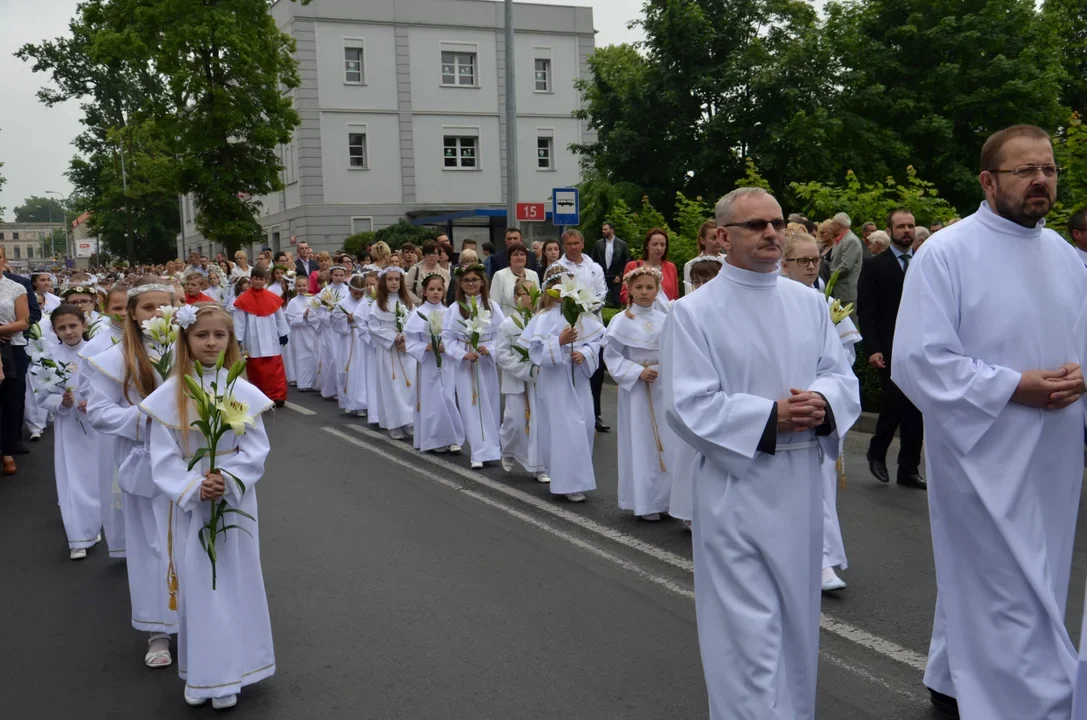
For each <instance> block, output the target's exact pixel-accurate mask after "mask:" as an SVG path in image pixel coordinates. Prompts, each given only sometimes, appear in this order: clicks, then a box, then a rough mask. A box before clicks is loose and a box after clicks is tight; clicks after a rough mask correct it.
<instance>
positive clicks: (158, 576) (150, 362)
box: [86, 276, 178, 668]
mask: <svg viewBox="0 0 1087 720" xmlns="http://www.w3.org/2000/svg"><path fill="white" fill-rule="evenodd" d="M173 301H174V292H173V289H172V288H171V287H170V286H169V285H165V284H163V283H161V282H160V281H159V279H158V278H157V277H154V276H148V277H145V278H141V279H138V280H136V281H135V283H133V287H132V288H131V289H130V290H129V291H128V303H127V305H126V307H125V320H124V337H123V339H122V340H121V342H119V343H117V344H115V345H112V346H110V347H109V348H107V349H106V350H105V351H103V352H101V353H98V354H97V355H94V356H93V357H89V358H88V359H87V362H86V364H87V366H89V368H87V369H86V370H87V384H88V386H89V388H90V395H89V397H87V420H88V421H89V422H90V424H91V426H92V427H93V428H94V429H95V430H97V431H98V432H100V433H103V434H105V435H111V436H113V437H115V438H116V443H117V444H116V452H117V455H116V462H117V466H118V470H117V482H118V485H119V486H120V489H121V492H122V494H123V508H124V524H125V556H126V567H127V571H128V592H129V597H130V599H131V602H132V626H133V627H134V628H136V629H137V630H142V631H144V632H148V633H150V634H151V637H150V639H149V640H148V648H147V652H146V655H145V656H144V663H145V664H146V665H147V666H148V667H150V668H163V667H168V666H169V665H170V664H172V663H173V658H172V657H171V655H170V638H169V636H170V635H171V634H174V633H176V632H177V626H178V618H177V612H176V611H175V610H172V609H170V607H169V593H168V592H167V587H166V581H165V578H166V574H167V571H168V569H169V560H168V558H167V556H166V543H167V538H168V536H169V534H170V531H171V527H172V522H173V514H174V513H173V505H172V503H171V501H170V499H169V498H167V497H166V496H164V495H162V494H161V493H159V492H158V490H157V489H156V488H155V484H154V481H153V480H152V479H151V463H150V459H149V455H148V446H147V438H148V434H147V431H148V425H149V423H148V421H147V419H146V418H145V417H144V416H143V414H142V413H140V410H139V407H138V406H139V403H140V402H141V401H142V400H143V399H144V398H146V397H147V396H148V395H150V394H151V393H152V392H154V390H155V388H157V387H158V386H159V385H160V384H161V383H162V379H163V376H164V375H169V369H170V368H169V367H168V366H171V365H172V359H173V352H174V350H173V340H174V336H175V334H176V330H175V329H174V328H173V327H172V326H171V325H170V322H169V320H168V319H167V318H166V317H165V316H164V315H165V314H166V313H171V314H172V313H173V307H172V305H173Z"/></svg>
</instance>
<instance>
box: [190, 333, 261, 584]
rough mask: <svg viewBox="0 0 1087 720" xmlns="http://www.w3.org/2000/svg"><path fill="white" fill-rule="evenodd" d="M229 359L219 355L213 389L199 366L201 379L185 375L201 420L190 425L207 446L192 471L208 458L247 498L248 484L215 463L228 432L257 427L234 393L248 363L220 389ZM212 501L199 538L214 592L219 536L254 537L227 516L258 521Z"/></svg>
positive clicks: (235, 369)
mask: <svg viewBox="0 0 1087 720" xmlns="http://www.w3.org/2000/svg"><path fill="white" fill-rule="evenodd" d="M225 359H226V353H225V352H223V353H219V359H218V360H217V361H216V363H215V379H212V381H211V382H210V383H209V387H205V386H204V370H203V367H202V366H201V365H200V364H199V363H198V364H197V365H196V368H197V372H198V375H199V379H198V378H197V377H193V376H192V375H186V376H185V394H186V395H188V396H189V397H190V398H191V399H192V401H193V403H194V405H195V406H196V413H197V415H198V416H199V419H198V420H194V421H193V422H191V423H189V426H190V427H193V428H196V430H197V431H199V433H200V434H201V435H202V436H203V438H204V443H205V445H204V447H202V448H200V449H199V450H197V451H196V452H195V453H194V454H193V456H192V459H191V460H189V470H190V471H191V470H192V469H193V468H194V467H196V464H197V463H199V462H200V461H201V460H203V459H204V458H205V457H206V458H207V459H208V473H218V474H221V475H225V476H226V477H228V478H230V480H233V481H234V483H235V485H237V486H238V493H239V495H245V483H243V482H242V481H241V480H239V479H238V477H237V476H236V475H234V474H233V473H231V472H228V471H226V470H223V469H222V468H219V467H217V466H216V464H215V460H216V452H217V448H218V445H219V441H220V440H221V439H222V437H223V435H225V434H226V432H227V430H230V431H232V432H233V433H234V434H235V435H237V436H241V435H244V434H245V428H246V426H247V425H253V424H254V422H255V420H254V418H253V416H252V415H250V414H249V406H248V405H246V404H245V403H243V402H241V401H240V400H238V399H237V398H235V397H234V393H233V390H234V384H235V383H236V382H237V381H238V378H239V377H241V374H242V372H244V371H245V361H244V360H239V361H238V362H236V363H234V365H233V367H231V368H230V372H228V373H227V377H226V387H223V388H220V387H219V385H218V382H217V378H218V377H219V371H220V370H222V369H223V363H224V362H225ZM210 502H211V518H210V519H209V520H208V521H207V522H206V523H204V526H203V527H202V528H201V530H200V536H199V537H200V546H201V547H202V548H203V549H204V552H206V553H207V554H208V559H209V560H211V589H212V590H214V589H215V582H216V571H215V563H216V559H217V555H216V543H217V542H218V538H219V536H220V535H224V534H225V533H226V531H227V530H241V531H242V532H244V533H245V534H247V535H250V536H252V533H250V532H249V531H248V530H246V529H245V528H243V527H241V526H240V525H238V524H237V523H236V521H235V523H234V524H227V522H228V521H227V516H228V515H231V514H234V515H240V516H241V517H245V518H249V519H250V520H252V521H254V522H256V518H254V517H253V516H252V515H250V514H249V513H247V512H245V511H244V510H241V509H239V508H235V507H230V506H229V505H228V503H227V500H226V497H225V496H224V497H222V498H220V499H218V500H212V501H210Z"/></svg>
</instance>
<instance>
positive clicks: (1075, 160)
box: [1046, 113, 1087, 240]
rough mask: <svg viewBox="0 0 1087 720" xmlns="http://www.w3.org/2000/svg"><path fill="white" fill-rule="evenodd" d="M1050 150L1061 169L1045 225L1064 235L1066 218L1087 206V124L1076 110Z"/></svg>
mask: <svg viewBox="0 0 1087 720" xmlns="http://www.w3.org/2000/svg"><path fill="white" fill-rule="evenodd" d="M1053 152H1054V154H1055V155H1056V157H1057V164H1059V165H1060V166H1061V167H1062V172H1061V176H1060V182H1059V183H1058V184H1057V189H1058V194H1057V198H1058V199H1057V203H1056V204H1054V206H1053V209H1052V210H1051V211H1050V213H1049V215H1048V216H1047V217H1046V224H1047V225H1048V226H1049V227H1051V228H1053V229H1054V230H1056V231H1057V232H1059V233H1061V234H1063V235H1067V224H1068V218H1069V217H1071V215H1072V213H1074V212H1076V211H1077V210H1079V209H1080V208H1084V207H1087V125H1084V123H1083V121H1082V120H1081V119H1080V116H1079V114H1078V113H1074V114H1073V115H1072V117H1071V119H1070V120H1069V121H1068V123H1067V124H1066V125H1065V127H1064V128H1063V129H1062V131H1061V132H1060V133H1058V134H1057V135H1055V136H1054V137H1053ZM1068 239H1069V240H1071V238H1068Z"/></svg>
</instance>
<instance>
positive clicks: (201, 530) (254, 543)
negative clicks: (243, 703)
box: [139, 268, 276, 710]
mask: <svg viewBox="0 0 1087 720" xmlns="http://www.w3.org/2000/svg"><path fill="white" fill-rule="evenodd" d="M256 271H257V268H254V273H255V272H256ZM177 321H178V325H179V326H180V332H179V337H178V341H177V361H176V362H175V363H174V370H173V373H172V374H171V376H170V377H169V378H168V379H167V380H166V382H164V383H163V384H162V385H161V386H160V387H159V388H158V389H157V390H156V391H155V392H153V393H151V394H150V395H149V396H148V397H147V398H145V399H144V400H143V401H142V402H141V403H140V406H139V409H140V411H141V412H142V413H143V414H144V415H146V417H147V418H148V421H149V422H150V423H151V430H150V451H151V471H152V475H153V477H154V483H155V486H156V487H157V489H158V490H159V492H161V493H162V495H163V496H164V497H167V498H169V499H170V500H171V501H172V502H173V503H174V504H175V505H174V507H175V508H176V511H175V513H174V523H173V526H172V532H171V534H170V536H169V537H168V538H167V542H166V545H165V546H164V547H165V548H166V551H167V555H168V558H169V561H170V563H169V570H168V572H167V573H166V574H164V575H162V576H161V577H160V578H159V584H160V585H162V586H163V587H169V592H170V597H171V602H172V603H173V604H174V605H175V606H176V607H177V610H178V614H179V617H180V630H179V633H178V642H177V649H178V674H179V675H180V677H181V679H182V680H184V681H185V687H184V691H183V697H184V700H185V702H186V703H187V704H189V705H192V706H198V705H203V704H205V703H206V702H207V701H208V700H209V699H210V700H211V703H212V706H213V707H214V708H215V709H217V710H220V709H224V708H228V707H233V706H234V705H236V704H237V702H238V694H239V693H240V692H241V690H242V688H243V687H245V686H248V685H252V684H253V683H256V682H259V681H261V680H264V679H266V678H268V677H271V676H272V675H273V674H274V673H275V669H276V666H275V654H274V651H273V644H272V624H271V620H270V618H269V613H268V599H267V595H266V593H265V589H264V577H263V573H262V572H261V565H260V532H259V525H258V512H257V495H256V488H255V487H254V486H255V484H256V483H257V481H258V480H260V479H261V477H262V476H263V475H264V466H265V462H266V460H267V458H268V453H269V451H270V449H271V446H270V444H269V441H268V435H267V433H266V431H265V429H264V424H263V422H262V420H261V415H262V414H263V413H264V412H266V411H267V410H269V409H271V408H272V406H273V404H274V403H273V402H272V400H270V399H269V398H268V397H267V396H266V395H264V393H262V392H261V391H260V390H259V389H258V388H257V387H256V386H255V385H253V384H252V383H249V382H247V381H246V380H245V379H243V378H242V377H241V375H242V374H243V371H244V370H245V367H246V364H245V361H244V360H242V359H241V357H240V355H239V352H238V342H237V340H236V338H235V336H234V323H233V322H232V320H231V316H230V314H229V313H227V312H226V311H225V310H223V309H222V308H221V307H220V306H218V305H216V304H214V303H211V304H199V305H190V306H186V307H184V308H182V309H181V310H179V311H178V313H177Z"/></svg>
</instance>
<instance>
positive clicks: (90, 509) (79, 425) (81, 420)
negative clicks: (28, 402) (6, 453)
mask: <svg viewBox="0 0 1087 720" xmlns="http://www.w3.org/2000/svg"><path fill="white" fill-rule="evenodd" d="M49 321H50V323H51V324H52V326H53V330H54V331H55V332H56V334H57V337H58V338H60V342H59V343H57V344H55V345H53V346H52V347H51V348H49V350H48V351H47V352H46V354H45V355H43V356H41V357H39V358H37V359H36V360H35V361H34V362H33V364H32V365H31V369H30V383H29V384H30V385H31V386H32V387H33V388H34V393H35V396H36V398H37V404H38V405H39V407H41V408H42V409H43V410H45V411H46V412H52V413H55V414H56V420H55V421H54V429H55V432H56V438H55V440H54V442H53V468H54V472H55V475H56V481H57V498H58V501H59V504H60V516H61V519H62V520H63V522H64V532H65V534H66V535H67V536H68V551H69V557H70V558H71V559H72V560H82V559H83V558H85V557H87V550H88V549H89V548H91V547H94V545H96V544H97V543H98V542H99V541H100V540H101V539H102V534H101V530H102V510H101V503H102V501H103V499H102V498H101V496H100V489H99V487H98V475H97V472H96V471H97V469H98V468H97V465H96V464H94V463H88V462H87V459H88V458H91V457H94V456H95V444H96V443H97V442H98V433H97V432H96V431H95V430H94V428H92V427H90V423H89V422H85V418H86V413H87V400H86V399H85V398H84V397H83V395H82V393H81V392H80V391H79V389H78V382H79V377H78V376H79V374H80V368H81V366H82V365H83V363H84V361H83V360H82V359H81V358H80V352H81V351H82V350H83V348H84V347H86V345H87V338H86V333H87V321H86V316H85V315H84V314H83V311H82V310H81V309H80V308H78V307H76V306H75V305H70V304H67V303H61V305H59V306H58V307H57V308H56V309H55V310H53V312H52V314H50V316H49Z"/></svg>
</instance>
